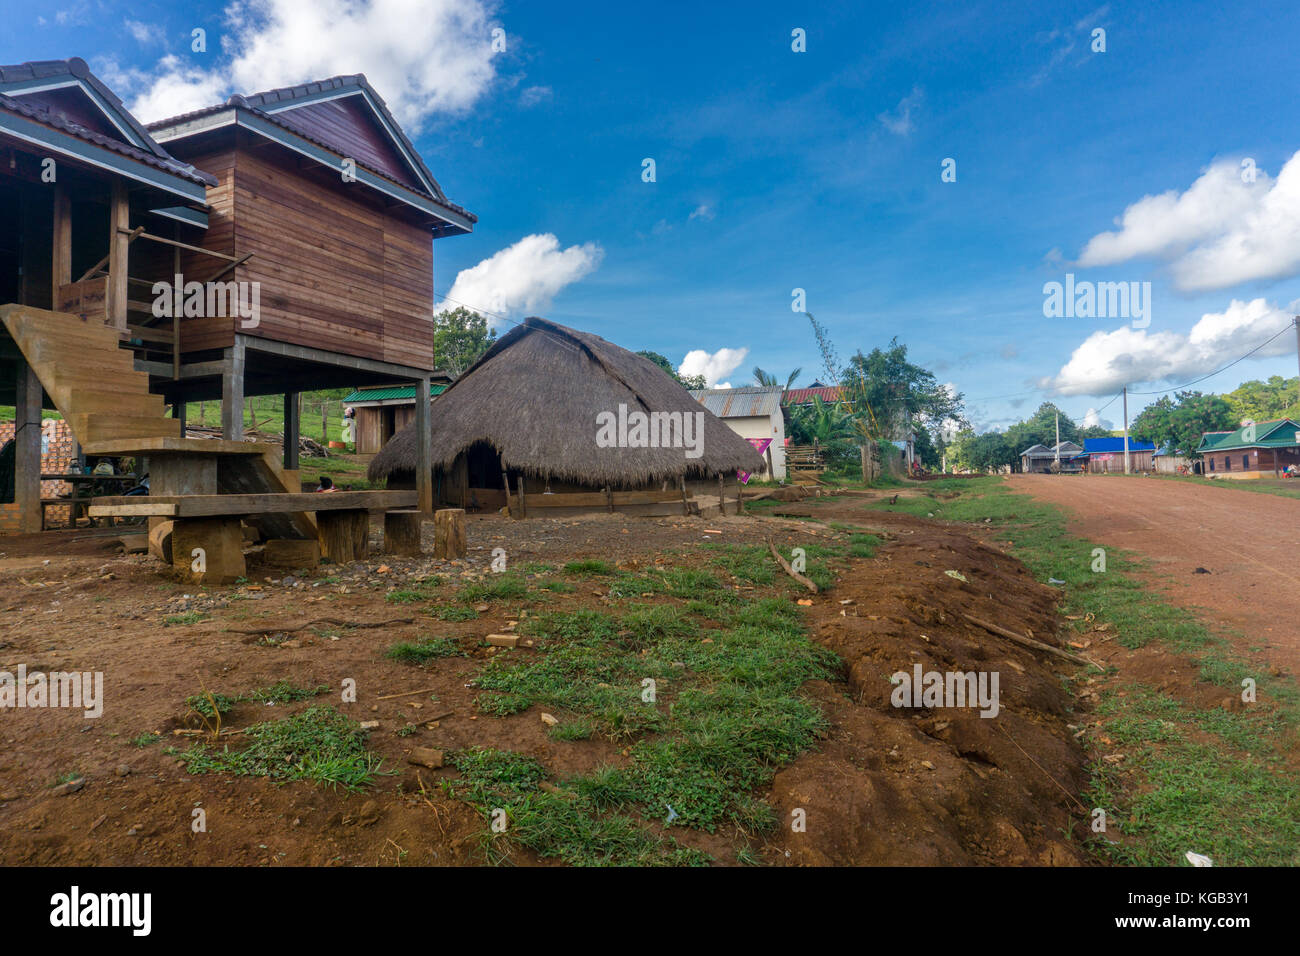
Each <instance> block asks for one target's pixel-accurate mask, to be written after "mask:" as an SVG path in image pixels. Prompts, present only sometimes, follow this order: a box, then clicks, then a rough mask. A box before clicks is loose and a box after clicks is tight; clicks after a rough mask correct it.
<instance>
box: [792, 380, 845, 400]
mask: <svg viewBox="0 0 1300 956" xmlns="http://www.w3.org/2000/svg"><path fill="white" fill-rule="evenodd" d="M814 396H816V397H817V398H820V399H821V400H822V401H823V402H838V401H839V400H840V398H841V393H840V388H839V386H838V385H819V386H817V387H816V388H792V389H788V390H787V391H786V393H785V404H787V405H811V404H812V400H813V397H814Z"/></svg>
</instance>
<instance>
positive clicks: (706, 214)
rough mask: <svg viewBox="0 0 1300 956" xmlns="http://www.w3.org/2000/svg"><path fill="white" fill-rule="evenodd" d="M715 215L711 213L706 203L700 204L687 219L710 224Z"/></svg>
mask: <svg viewBox="0 0 1300 956" xmlns="http://www.w3.org/2000/svg"><path fill="white" fill-rule="evenodd" d="M716 215H717V213H715V212H714V211H713V207H712V206H710V205H709V204H708V203H702V204H700V205H699V206H696V207H695V209H693V210H692V211H691V214H690V216H689V219H703V220H704V221H705V222H712V221H713V218H714V217H715V216H716Z"/></svg>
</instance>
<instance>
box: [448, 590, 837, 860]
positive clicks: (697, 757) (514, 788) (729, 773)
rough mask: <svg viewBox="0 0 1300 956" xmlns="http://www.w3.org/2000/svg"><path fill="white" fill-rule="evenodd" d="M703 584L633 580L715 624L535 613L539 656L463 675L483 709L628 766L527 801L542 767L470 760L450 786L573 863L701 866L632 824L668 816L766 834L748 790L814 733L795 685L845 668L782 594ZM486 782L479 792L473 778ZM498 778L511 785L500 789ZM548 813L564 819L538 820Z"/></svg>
mask: <svg viewBox="0 0 1300 956" xmlns="http://www.w3.org/2000/svg"><path fill="white" fill-rule="evenodd" d="M678 570H679V571H686V570H688V569H678ZM699 574H700V573H699V572H696V573H692V574H683V573H678V574H673V573H672V572H648V574H647V575H643V576H642V577H646V576H648V575H653V576H654V578H655V579H657V580H658V582H659V584H660V586H661V590H659V591H658V592H657V596H671V595H672V592H673V591H676V592H678V593H679V594H692V593H697V592H701V591H702V592H704V593H707V594H708V595H709V599H708V602H707V610H708V611H709V612H710V615H711V620H710V623H714V622H716V624H717V627H716V628H706V627H705V626H704V624H703V623H702V622H701V621H700V620H699V615H698V614H697V613H696V609H692V608H690V607H682V606H679V605H676V604H666V603H658V604H631V605H629V606H627V607H626V608H624V609H622V610H621V611H620V612H617V613H614V612H608V611H596V610H579V611H571V612H562V613H548V614H542V615H539V616H538V617H536V618H533V619H530V620H528V621H527V622H525V624H524V625H523V626H524V629H525V630H526V631H527V633H528V634H529V635H530V636H532V637H533V638H534V639H535V640H536V642H537V644H536V646H537V652H535V653H532V652H530V653H529V654H527V655H526V656H525V655H521V654H519V653H517V652H514V651H505V652H503V653H501V654H499V655H497V656H496V657H495V658H493V659H492V660H490V661H488V662H487V664H485V666H484V667H483V669H482V671H481V672H480V673H479V675H478V676H477V677H476V678H475V680H474V686H475V687H477V688H478V689H479V690H480V691H481V692H482V693H480V695H479V697H478V698H477V701H476V704H477V706H478V707H479V709H480V710H482V711H484V712H486V713H492V714H510V713H518V712H519V711H521V710H524V709H526V708H528V707H532V706H543V707H545V708H546V709H548V710H551V711H553V712H555V713H556V714H557V716H559V715H563V716H562V717H561V722H560V724H558V725H556V726H555V727H553V728H551V730H550V732H549V733H550V735H551V736H552V737H553V738H554V739H557V740H581V739H586V737H588V736H590V735H593V734H595V733H599V734H603V735H604V736H606V737H608V738H610V739H612V740H616V741H619V742H622V743H624V744H625V745H626V746H627V748H628V749H627V753H628V760H627V763H626V765H624V766H619V767H612V766H605V767H601V768H598V769H597V770H595V771H592V772H591V773H588V774H582V775H579V776H577V777H574V778H572V779H569V780H567V781H564V782H563V784H562V789H563V791H564V792H563V793H560V794H556V793H553V792H549V791H546V790H540V791H539V792H537V793H534V792H533V791H535V790H539V787H538V784H539V783H540V780H541V779H543V777H544V776H545V770H544V768H542V767H541V765H539V764H536V762H534V761H529V760H528V759H527V758H523V757H520V756H519V755H517V754H512V755H508V756H505V757H502V756H499V755H498V756H494V757H492V759H491V760H489V761H488V762H487V764H486V765H484V764H482V763H481V761H482V760H485V759H486V758H484V757H483V755H482V753H481V752H474V753H473V754H472V755H469V756H465V757H464V758H463V760H464V761H465V765H464V766H462V764H461V763H459V762H458V763H457V766H458V767H460V768H461V770H462V773H465V774H466V775H467V776H469V777H471V778H472V779H471V783H470V784H469V786H468V790H467V789H466V787H464V786H461V787H460V788H458V790H457V792H458V793H461V794H462V795H464V794H466V793H469V796H468V797H467V799H471V800H473V801H474V802H477V803H479V804H480V805H484V806H486V804H488V803H490V802H491V801H492V800H496V801H498V802H497V806H505V807H506V809H507V811H508V813H509V816H510V826H509V829H508V831H507V834H512V835H513V836H511V837H510V839H513V840H515V841H517V842H520V843H521V844H522V845H526V846H529V847H531V848H532V849H535V850H537V851H538V852H539V853H542V855H553V856H558V857H560V858H562V859H565V860H567V861H569V862H585V863H592V862H622V863H627V862H632V861H633V860H636V861H638V862H640V863H649V862H675V863H682V862H700V861H701V860H697V859H696V858H695V857H691V856H687V857H682V856H681V853H682V852H684V851H679V850H677V849H673V848H672V847H671V846H668V845H666V844H663V843H662V842H659V841H657V840H656V841H655V842H653V843H650V844H647V843H645V834H644V831H642V830H641V829H640V824H638V823H637V818H640V819H641V820H647V821H648V820H656V821H666V819H667V818H668V817H669V815H670V811H669V807H671V808H672V812H673V813H675V814H676V816H675V819H674V820H673V823H672V825H673V826H686V827H691V828H695V829H703V830H708V831H710V832H712V831H715V830H716V829H717V828H718V827H720V826H727V827H732V828H736V829H737V830H738V831H739V833H740V834H742V835H749V834H755V833H759V832H764V831H767V830H769V829H770V828H771V827H772V826H773V825H774V821H773V819H772V814H771V811H770V809H769V808H768V807H767V804H766V803H764V802H763V801H762V800H760V799H758V798H757V797H756V796H755V795H754V791H756V790H758V789H759V788H761V787H763V786H765V785H767V784H768V783H769V782H770V781H771V778H772V776H773V775H774V774H775V773H776V770H777V769H778V768H779V767H781V766H782V765H784V764H786V763H788V762H789V761H791V760H793V759H794V758H795V757H796V756H797V755H798V754H799V753H801V752H803V751H804V750H807V749H808V748H809V747H810V746H811V745H812V743H813V741H814V740H815V738H816V736H817V734H818V733H820V732H821V730H822V728H823V727H824V724H825V721H824V718H823V716H822V714H821V712H820V711H819V710H818V709H817V708H816V707H815V706H814V705H812V704H810V703H809V702H807V701H806V700H804V699H803V698H802V697H800V696H799V695H798V688H799V687H800V685H802V684H803V683H804V682H805V681H807V680H811V679H815V678H823V679H825V678H834V677H836V676H837V675H838V674H839V671H840V667H841V665H840V662H839V660H838V658H836V657H835V656H834V655H833V654H832V653H830V652H829V651H827V650H825V649H824V648H821V647H819V646H817V645H815V644H813V643H812V642H811V641H810V640H809V639H808V638H807V636H806V635H805V634H804V632H803V627H802V624H801V619H800V616H799V611H798V608H797V607H796V606H795V605H794V603H793V602H792V601H791V600H790V599H789V598H788V597H784V596H780V597H768V598H763V599H759V600H754V601H750V602H744V603H742V602H738V601H734V600H733V601H731V602H724V601H721V600H719V596H720V595H722V594H727V593H729V592H726V591H723V590H721V588H720V586H719V585H718V584H717V581H716V578H714V577H713V576H712V575H711V574H707V573H705V574H703V576H702V577H701V576H699ZM709 582H712V583H709ZM699 600H700V599H693V600H692V602H691V603H695V602H696V601H699ZM521 658H522V659H521ZM489 772H490V774H491V775H492V777H493V780H494V781H495V782H494V783H492V785H491V786H488V784H486V783H484V782H483V776H484V774H488V773H489ZM502 775H504V776H505V777H507V778H508V782H507V783H501V781H500V780H497V779H496V778H498V777H500V776H502ZM539 775H540V776H539ZM539 802H540V805H539ZM561 808H562V809H561ZM487 812H489V811H487V810H485V813H487ZM557 812H559V813H560V819H551V818H550V817H549V816H548V815H550V814H554V813H557ZM521 823H522V824H523V825H524V826H523V829H524V830H525V835H524V837H523V838H522V839H521V838H520V830H521ZM745 838H747V837H745ZM492 845H495V841H494V842H493V844H492Z"/></svg>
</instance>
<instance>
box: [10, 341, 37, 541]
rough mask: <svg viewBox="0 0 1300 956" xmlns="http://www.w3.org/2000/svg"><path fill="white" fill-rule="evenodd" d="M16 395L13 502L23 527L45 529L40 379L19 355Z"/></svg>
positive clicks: (24, 528)
mask: <svg viewBox="0 0 1300 956" xmlns="http://www.w3.org/2000/svg"><path fill="white" fill-rule="evenodd" d="M17 369H18V375H17V380H16V381H15V383H14V384H15V389H14V391H15V395H16V397H15V399H14V503H15V504H17V505H18V514H19V519H18V520H19V523H20V526H21V527H22V529H23V530H24V531H42V530H44V529H43V528H42V527H41V525H42V520H41V518H42V515H41V395H42V389H41V380H40V379H39V378H37V377H36V370H35V369H34V368H32V367H31V366H30V365H28V364H27V362H26V361H25V360H24V359H22V358H20V359H19V360H18V363H17Z"/></svg>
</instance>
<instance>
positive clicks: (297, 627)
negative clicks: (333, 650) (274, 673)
mask: <svg viewBox="0 0 1300 956" xmlns="http://www.w3.org/2000/svg"><path fill="white" fill-rule="evenodd" d="M414 623H415V618H413V617H395V618H393V619H392V620H391V621H344V620H341V619H340V618H337V617H321V618H317V619H316V620H314V621H304V622H303V623H301V624H260V625H258V626H257V627H228V628H226V630H227V631H228V632H229V633H231V634H281V633H284V634H292V633H293V632H294V631H303V630H306V629H307V628H309V627H315V626H316V625H318V624H332V625H333V626H335V627H354V628H376V627H388V626H390V625H392V624H414Z"/></svg>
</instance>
